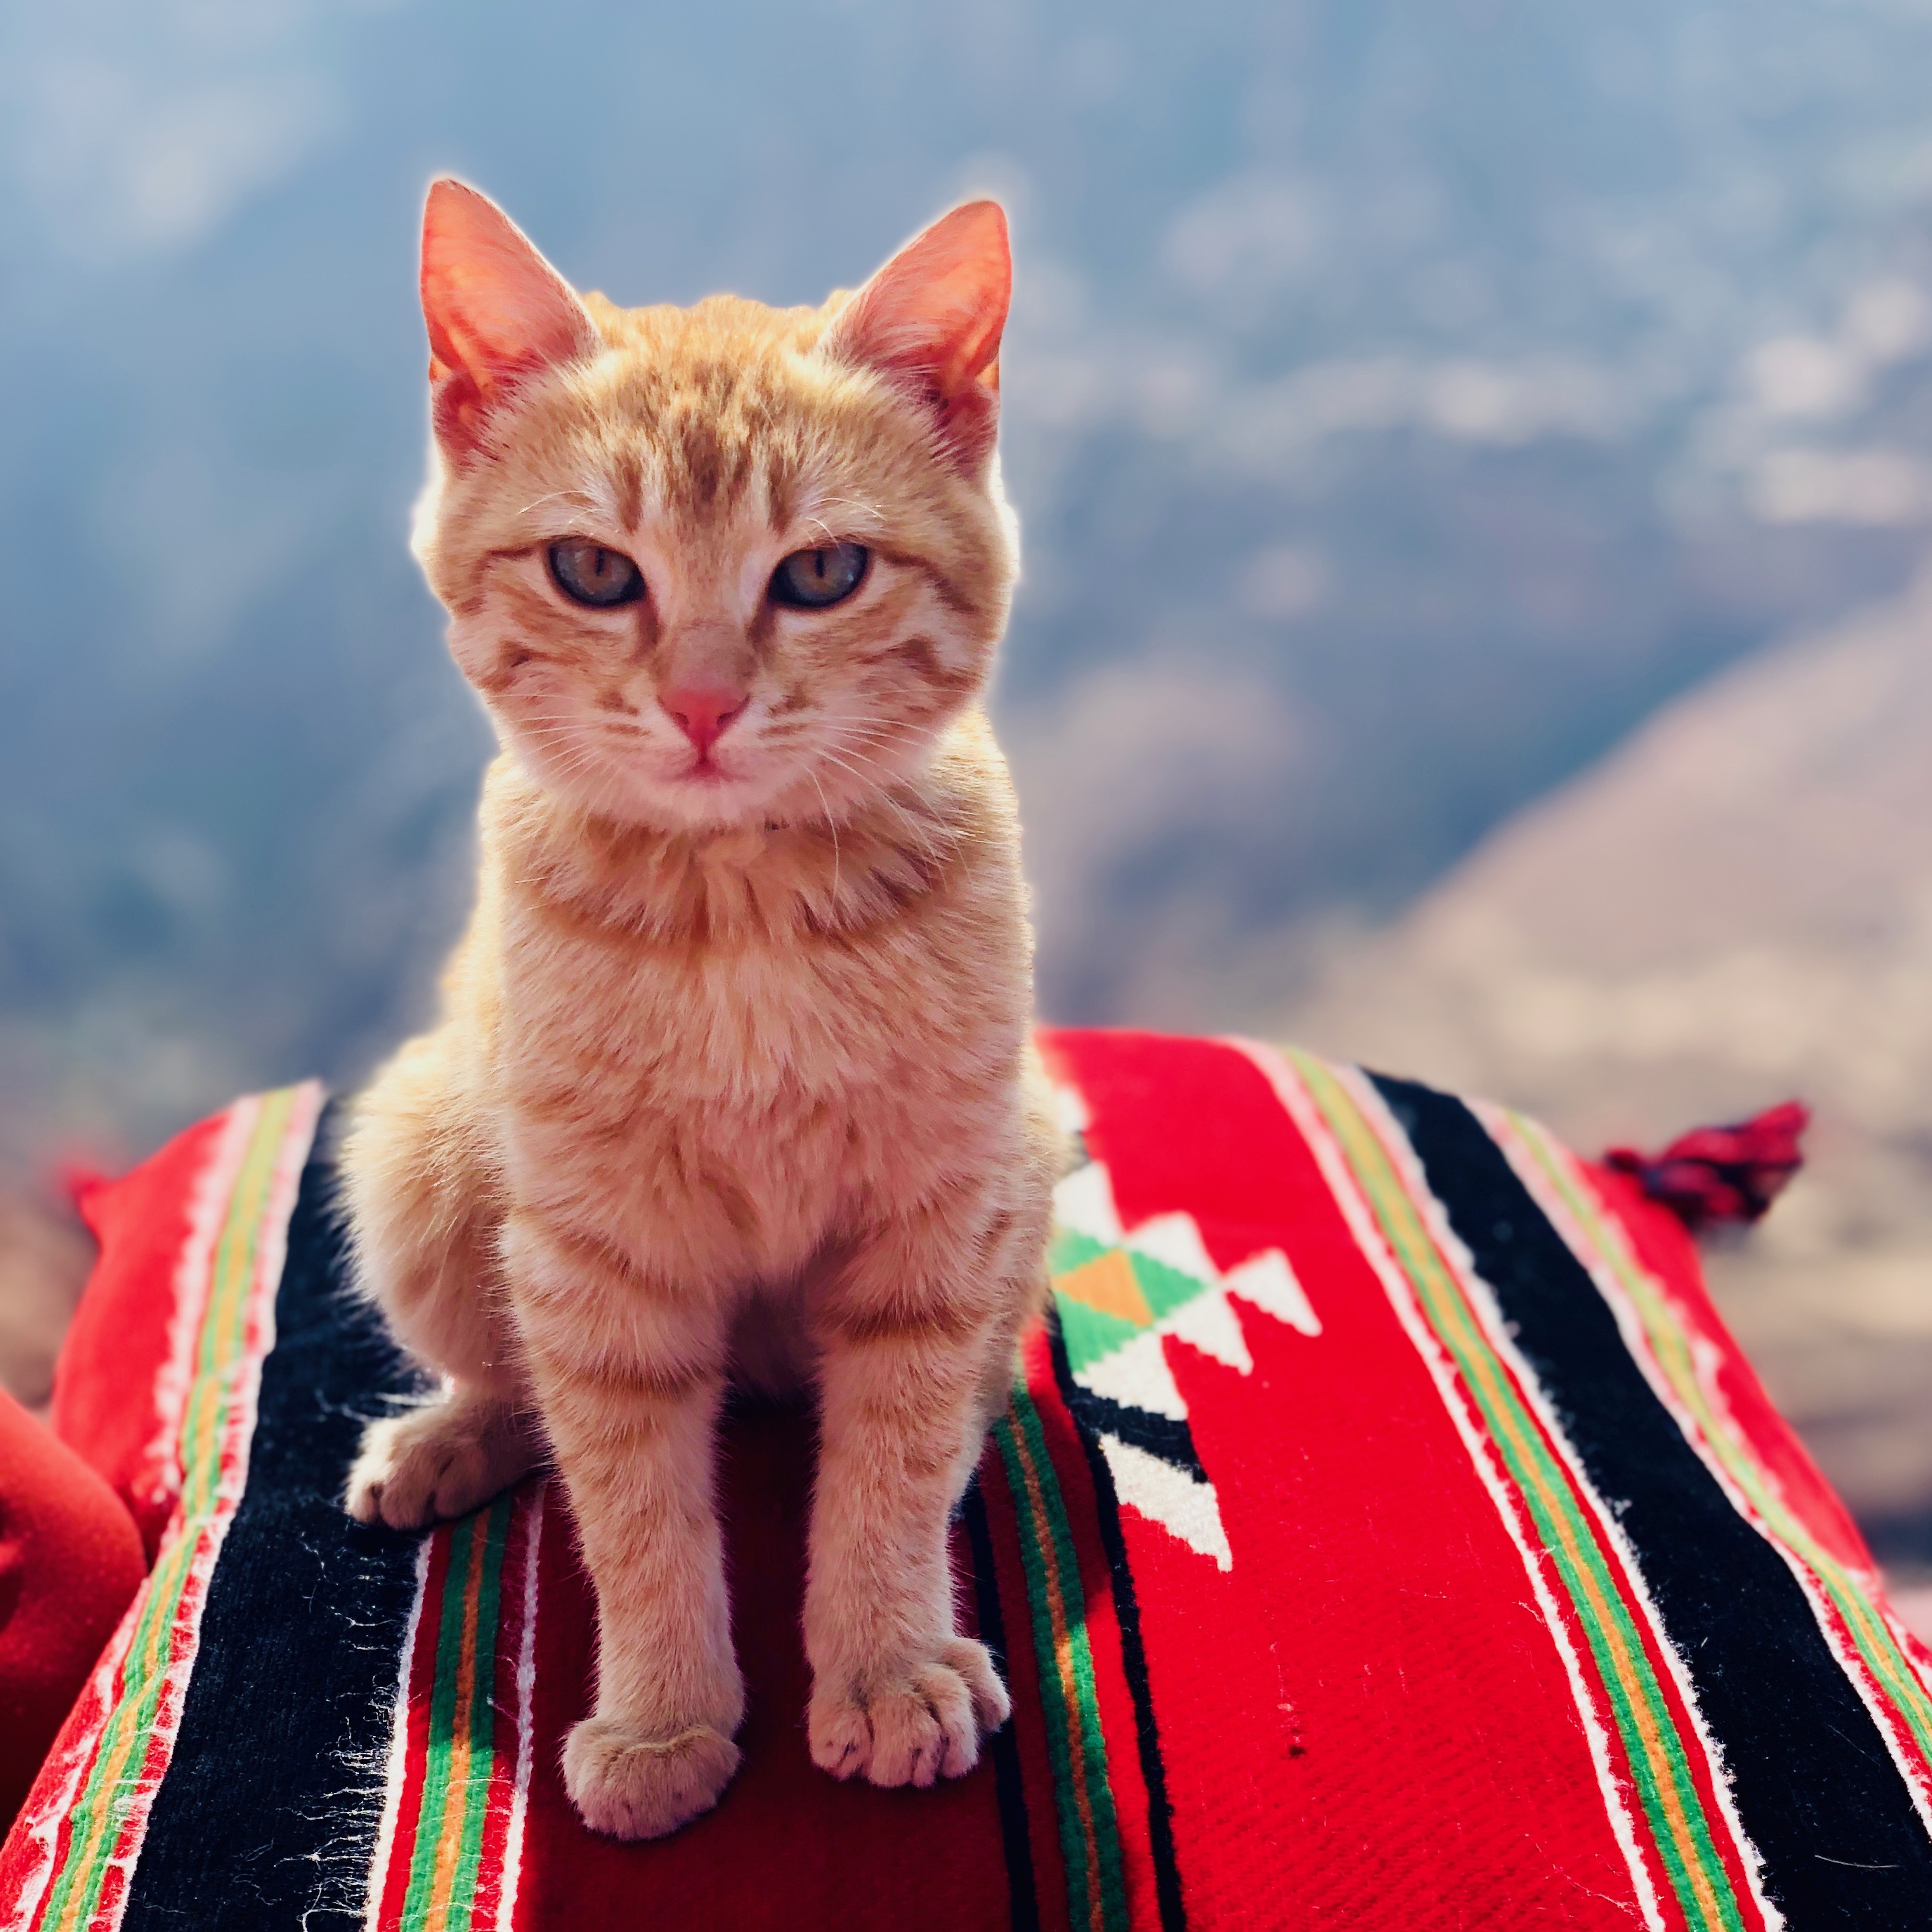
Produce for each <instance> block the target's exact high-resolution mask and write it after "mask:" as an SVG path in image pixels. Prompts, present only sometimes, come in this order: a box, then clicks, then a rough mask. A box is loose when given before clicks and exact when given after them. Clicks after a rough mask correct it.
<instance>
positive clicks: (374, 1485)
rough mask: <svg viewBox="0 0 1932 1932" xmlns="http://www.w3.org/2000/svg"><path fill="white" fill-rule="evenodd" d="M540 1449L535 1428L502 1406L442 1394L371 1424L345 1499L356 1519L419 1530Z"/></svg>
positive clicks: (465, 1508)
mask: <svg viewBox="0 0 1932 1932" xmlns="http://www.w3.org/2000/svg"><path fill="white" fill-rule="evenodd" d="M540 1457H541V1444H540V1443H539V1442H538V1439H537V1438H536V1437H535V1433H534V1432H533V1431H532V1430H530V1428H529V1427H528V1426H527V1425H526V1424H523V1423H522V1422H520V1421H519V1420H518V1419H517V1418H515V1417H514V1416H512V1415H511V1414H510V1413H509V1412H508V1411H507V1410H505V1409H502V1408H501V1407H499V1406H496V1405H495V1404H493V1403H490V1404H485V1403H478V1402H463V1401H452V1400H449V1399H447V1398H446V1399H445V1400H443V1401H441V1402H435V1403H430V1404H429V1405H428V1406H427V1407H426V1408H423V1409H415V1410H413V1411H412V1412H410V1414H409V1415H398V1416H392V1417H390V1418H388V1419H386V1421H381V1422H372V1423H371V1424H370V1425H369V1427H368V1428H367V1429H366V1430H365V1431H364V1432H363V1435H362V1454H360V1455H359V1456H358V1457H356V1464H355V1466H354V1468H353V1469H351V1470H350V1472H349V1484H348V1490H347V1494H346V1495H345V1496H344V1499H343V1502H344V1507H345V1508H347V1510H348V1511H349V1514H350V1515H351V1516H353V1517H355V1519H356V1521H357V1522H358V1523H387V1524H388V1525H389V1527H390V1528H391V1529H423V1528H425V1526H427V1525H428V1524H430V1523H442V1522H444V1521H446V1520H448V1519H449V1518H450V1517H459V1516H467V1515H468V1514H469V1512H470V1511H472V1510H473V1509H476V1508H480V1507H481V1505H483V1504H484V1503H487V1502H488V1501H489V1500H490V1498H491V1497H492V1496H495V1495H496V1494H497V1493H499V1491H502V1490H506V1489H508V1487H510V1485H511V1484H512V1483H514V1482H515V1481H517V1479H518V1478H520V1477H521V1476H523V1475H526V1473H527V1472H529V1470H531V1469H534V1468H535V1466H536V1464H537V1463H538V1460H540Z"/></svg>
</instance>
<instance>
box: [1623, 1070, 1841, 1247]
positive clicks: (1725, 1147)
mask: <svg viewBox="0 0 1932 1932" xmlns="http://www.w3.org/2000/svg"><path fill="white" fill-rule="evenodd" d="M1810 1124H1811V1109H1810V1108H1808V1106H1805V1103H1804V1102H1803V1101H1802V1100H1787V1101H1785V1102H1784V1103H1783V1104H1782V1105H1781V1106H1776V1107H1767V1108H1766V1109H1765V1111H1764V1112H1763V1113H1761V1114H1760V1115H1757V1118H1755V1119H1754V1120H1749V1121H1739V1122H1738V1123H1737V1124H1736V1125H1735V1126H1733V1127H1693V1128H1692V1129H1691V1131H1690V1132H1689V1133H1688V1134H1683V1135H1680V1136H1679V1137H1678V1138H1677V1139H1676V1140H1674V1141H1673V1142H1671V1143H1670V1145H1669V1146H1668V1147H1667V1148H1665V1149H1664V1151H1663V1152H1662V1153H1661V1154H1643V1153H1641V1152H1640V1151H1638V1150H1637V1148H1611V1150H1610V1152H1609V1153H1608V1154H1605V1155H1604V1166H1606V1167H1611V1168H1614V1169H1616V1171H1617V1172H1619V1174H1628V1175H1630V1176H1631V1178H1633V1179H1634V1180H1635V1181H1636V1182H1637V1184H1638V1186H1639V1187H1641V1188H1642V1189H1643V1191H1644V1192H1645V1193H1646V1194H1647V1195H1649V1196H1650V1198H1651V1199H1652V1200H1653V1201H1656V1202H1661V1204H1662V1205H1664V1207H1666V1208H1669V1209H1670V1211H1671V1212H1672V1213H1673V1214H1675V1215H1676V1217H1677V1218H1678V1219H1679V1220H1680V1221H1682V1223H1684V1225H1685V1226H1686V1227H1687V1228H1688V1229H1691V1232H1693V1233H1696V1232H1698V1231H1700V1229H1705V1228H1712V1227H1717V1226H1721V1225H1722V1224H1723V1223H1726V1222H1735V1221H1755V1220H1757V1219H1758V1218H1759V1217H1760V1216H1761V1215H1762V1214H1763V1213H1764V1211H1765V1210H1766V1208H1769V1206H1770V1205H1771V1204H1772V1202H1774V1201H1775V1200H1776V1199H1778V1196H1779V1194H1780V1193H1781V1192H1782V1191H1783V1190H1784V1184H1785V1183H1786V1182H1787V1181H1789V1180H1790V1178H1791V1177H1792V1176H1793V1175H1794V1174H1796V1172H1798V1170H1799V1169H1800V1168H1801V1167H1802V1166H1804V1165H1805V1153H1804V1150H1803V1148H1802V1147H1801V1146H1800V1145H1799V1141H1800V1139H1801V1138H1802V1136H1803V1134H1804V1132H1805V1129H1806V1127H1808V1126H1809V1125H1810Z"/></svg>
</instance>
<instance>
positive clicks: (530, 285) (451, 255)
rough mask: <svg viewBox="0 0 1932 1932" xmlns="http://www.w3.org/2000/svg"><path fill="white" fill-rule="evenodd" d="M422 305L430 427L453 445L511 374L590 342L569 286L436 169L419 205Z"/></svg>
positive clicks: (484, 204) (583, 349) (509, 224)
mask: <svg viewBox="0 0 1932 1932" xmlns="http://www.w3.org/2000/svg"><path fill="white" fill-rule="evenodd" d="M422 305H423V319H424V320H425V322H426V323H428V326H429V344H430V371H429V373H430V380H431V383H432V384H433V385H434V386H435V389H436V392H437V394H436V404H435V417H436V427H437V435H438V436H439V437H443V439H444V440H445V441H446V442H451V443H454V444H455V446H458V447H459V448H463V447H467V446H469V445H472V444H473V443H474V441H475V431H476V428H477V425H478V422H479V421H480V419H481V415H482V413H483V412H484V410H487V408H488V407H490V404H493V402H495V401H496V400H497V399H498V398H499V395H501V393H502V392H503V391H504V390H505V389H507V388H508V387H509V386H511V385H512V384H513V383H514V382H515V381H516V380H517V377H520V376H525V375H528V374H530V373H531V372H532V371H534V370H537V369H541V368H548V367H549V366H550V365H552V364H553V363H557V362H565V361H568V360H569V359H571V358H572V357H574V356H581V355H585V354H587V353H589V352H591V351H592V350H594V349H595V347H596V346H597V344H598V334H597V328H596V325H595V323H593V322H592V320H590V317H589V313H588V312H587V311H586V309H585V308H584V306H583V304H582V303H581V302H579V301H578V300H577V296H576V295H575V293H574V292H573V291H572V290H571V287H570V284H568V282H566V281H565V280H564V279H563V278H562V276H561V275H559V274H558V273H557V272H556V270H555V269H553V268H552V267H551V266H550V264H549V263H547V262H546V261H545V260H544V258H543V257H542V256H541V255H540V254H538V252H537V251H536V250H535V248H532V246H531V245H530V243H529V241H528V240H527V239H526V238H525V237H524V236H523V233H522V232H521V231H520V229H518V228H517V225H516V223H514V222H513V221H512V220H511V219H510V217H508V215H507V214H505V213H504V212H503V211H502V209H501V208H499V207H498V206H497V205H496V203H495V202H493V201H491V200H490V199H489V198H488V196H486V195H481V194H478V193H477V192H476V190H475V189H474V188H470V187H464V186H463V184H462V183H461V182H460V181H452V180H450V179H449V178H447V177H444V178H442V179H440V180H438V181H435V182H434V183H433V184H431V188H430V191H429V200H428V204H427V205H425V208H424V210H423V244H422Z"/></svg>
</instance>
